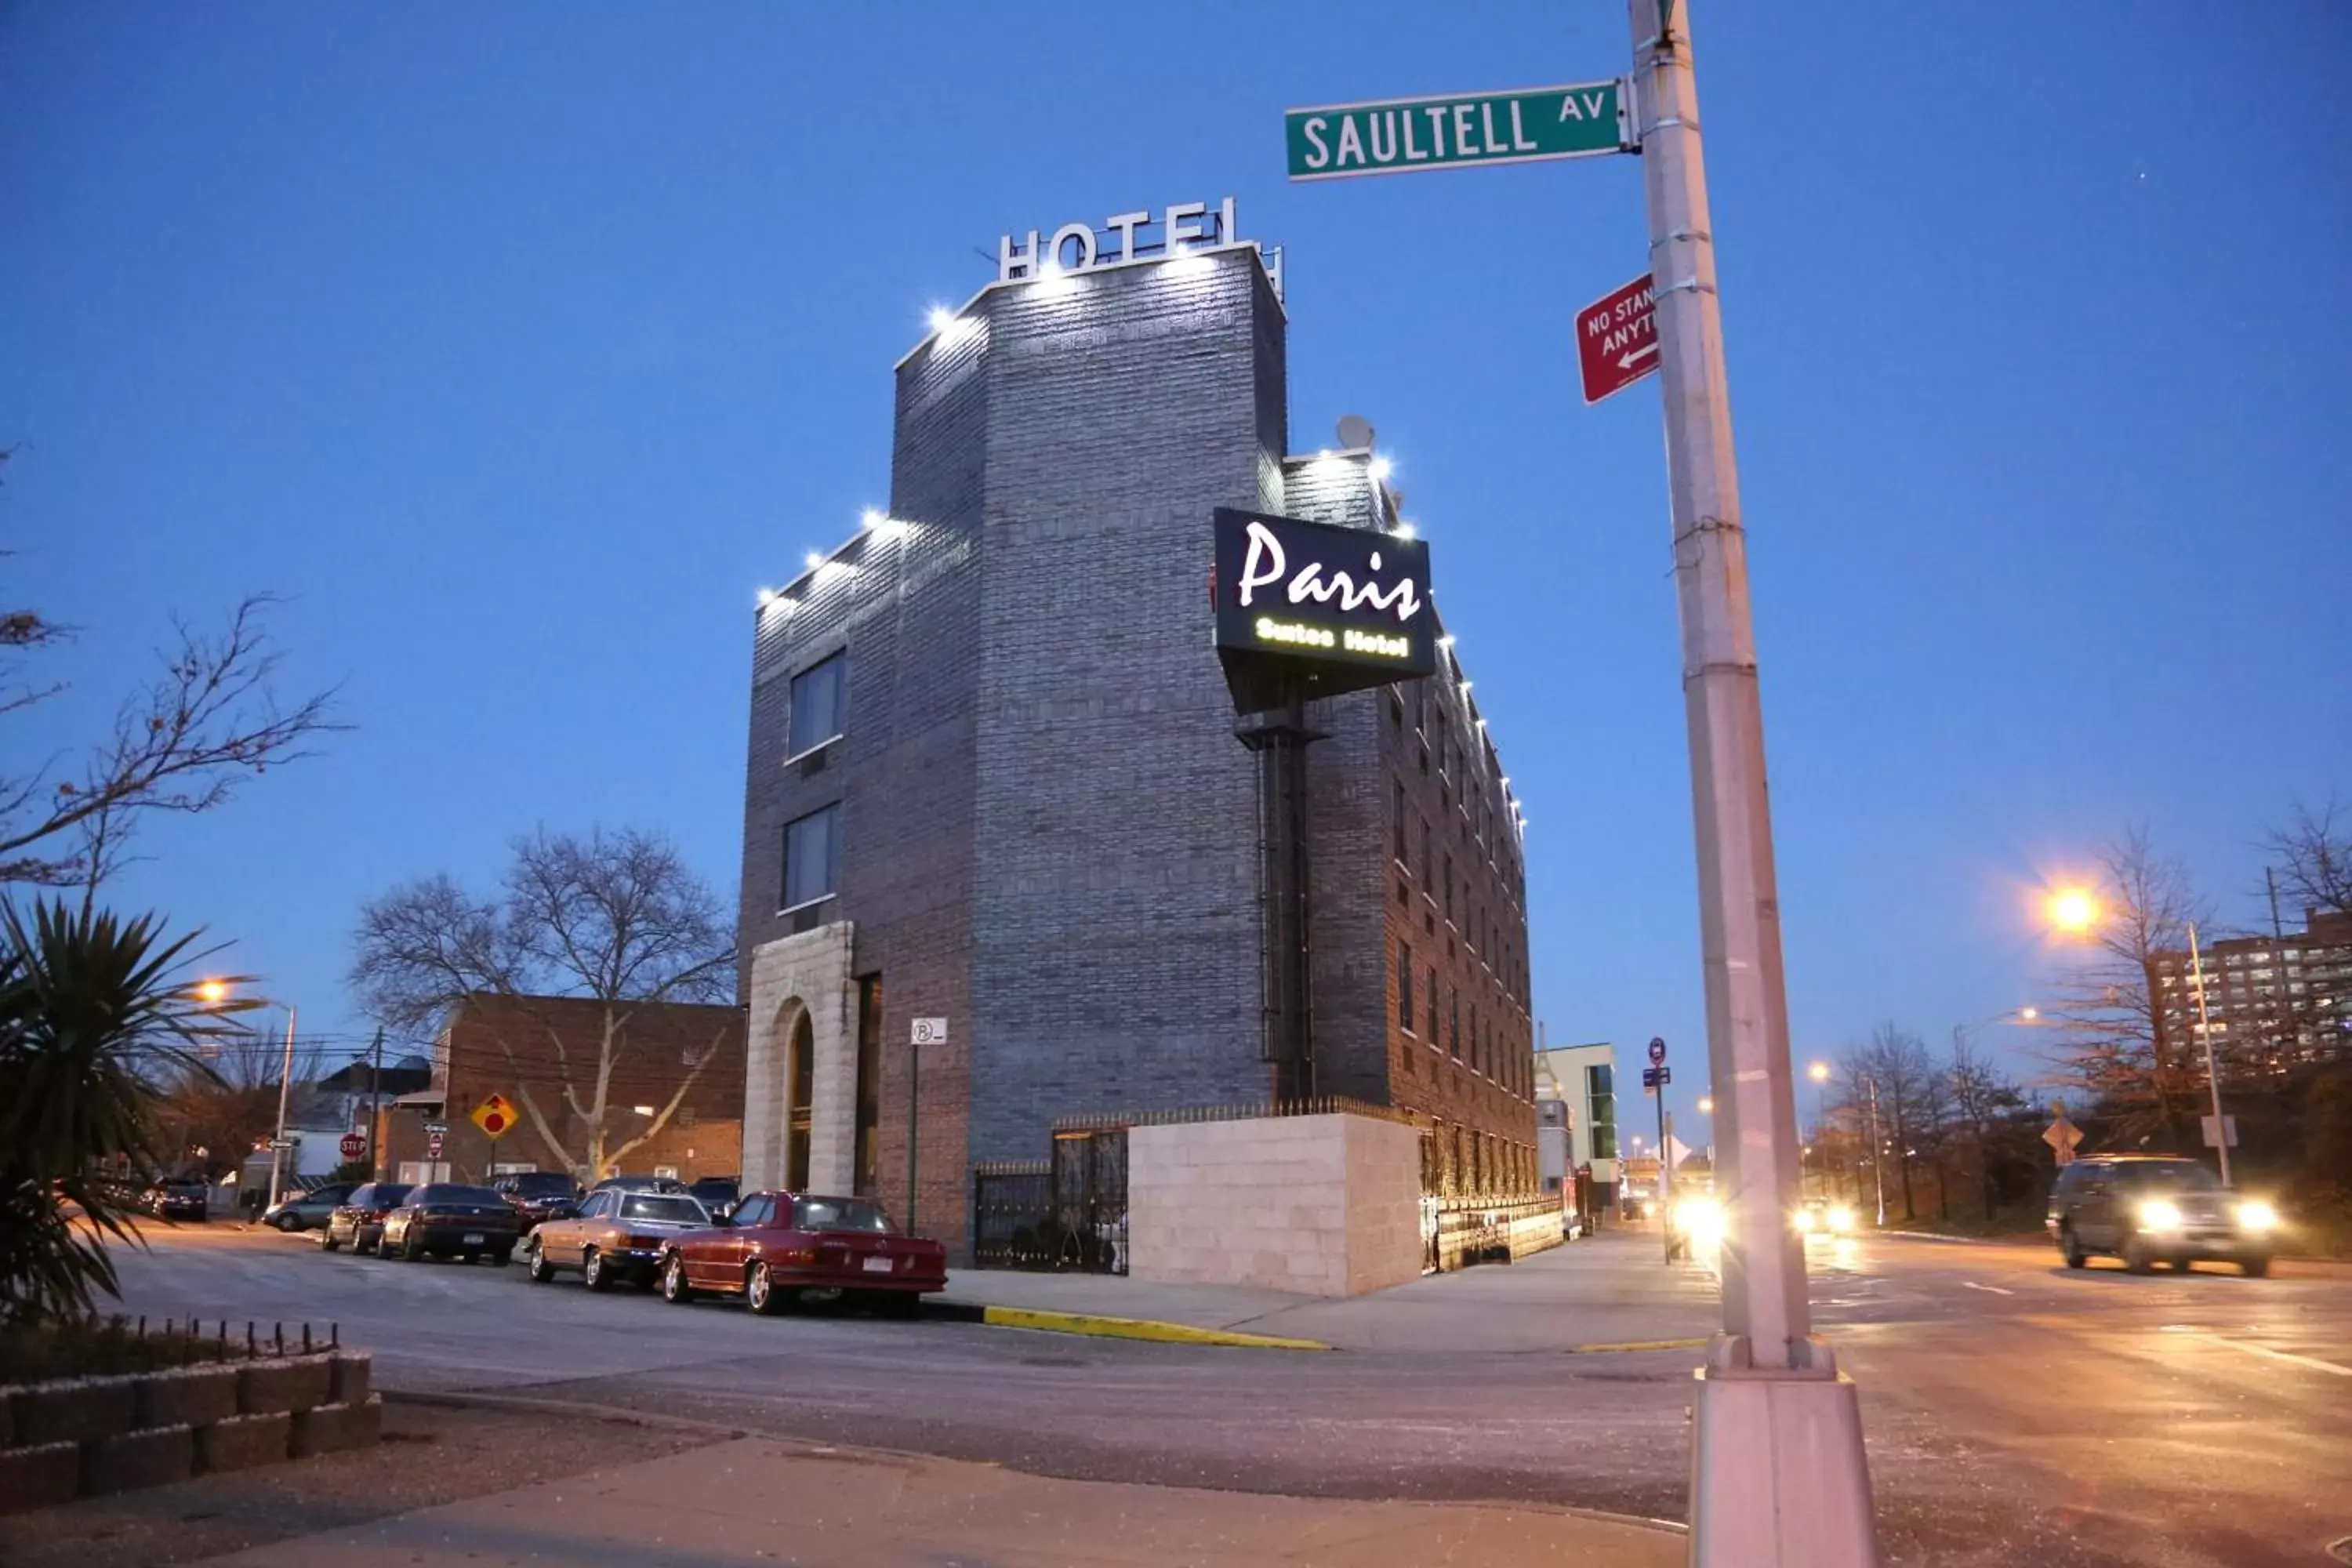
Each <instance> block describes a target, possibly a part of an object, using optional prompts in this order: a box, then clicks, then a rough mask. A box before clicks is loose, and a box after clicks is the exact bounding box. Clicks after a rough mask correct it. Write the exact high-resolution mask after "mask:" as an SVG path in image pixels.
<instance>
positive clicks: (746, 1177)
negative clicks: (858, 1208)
mask: <svg viewBox="0 0 2352 1568" xmlns="http://www.w3.org/2000/svg"><path fill="white" fill-rule="evenodd" d="M852 934H853V933H852V930H851V927H850V924H849V922H848V921H837V922H835V923H833V924H829V925H822V926H819V927H817V928H816V929H815V930H814V931H803V932H800V933H799V934H797V935H794V936H789V937H785V938H783V939H782V940H780V941H777V942H767V943H764V944H762V945H761V947H759V948H758V949H756V950H755V951H754V952H752V954H751V998H750V1001H751V1008H750V1011H751V1018H752V1020H753V1023H752V1030H751V1041H750V1042H749V1049H748V1050H747V1051H746V1053H745V1069H746V1071H745V1082H744V1096H743V1099H744V1108H743V1109H744V1125H743V1178H742V1179H743V1184H744V1187H745V1190H747V1191H750V1190H753V1189H757V1188H761V1187H790V1188H794V1189H799V1190H803V1191H810V1192H825V1193H846V1192H849V1191H851V1190H852V1189H853V1185H854V1183H855V1181H856V1167H855V1152H856V1114H857V1107H856V1088H857V1083H856V1047H857V1036H856V1016H857V991H856V982H855V981H854V980H853V979H852V978H851V976H850V973H849V966H850V952H851V939H852Z"/></svg>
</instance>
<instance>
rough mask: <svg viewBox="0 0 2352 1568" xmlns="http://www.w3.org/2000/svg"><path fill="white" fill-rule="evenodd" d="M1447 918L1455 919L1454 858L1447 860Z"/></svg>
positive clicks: (1449, 856)
mask: <svg viewBox="0 0 2352 1568" xmlns="http://www.w3.org/2000/svg"><path fill="white" fill-rule="evenodd" d="M1445 918H1446V919H1447V920H1452V919H1453V918H1454V857H1453V856H1451V855H1448V856H1447V857H1446V858H1445Z"/></svg>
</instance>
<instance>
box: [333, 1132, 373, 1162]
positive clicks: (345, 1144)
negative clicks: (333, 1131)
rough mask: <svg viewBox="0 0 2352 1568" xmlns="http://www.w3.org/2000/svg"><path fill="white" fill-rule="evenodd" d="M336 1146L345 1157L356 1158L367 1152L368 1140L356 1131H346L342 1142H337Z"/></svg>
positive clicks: (347, 1158)
mask: <svg viewBox="0 0 2352 1568" xmlns="http://www.w3.org/2000/svg"><path fill="white" fill-rule="evenodd" d="M335 1148H336V1149H337V1150H338V1151H339V1152H341V1154H342V1156H343V1158H344V1159H346V1160H356V1159H358V1158H359V1157H360V1156H361V1155H362V1154H364V1153H366V1152H367V1140H366V1139H365V1138H362V1136H360V1135H359V1134H358V1133H356V1132H346V1133H344V1134H343V1138H342V1142H340V1143H338V1144H336V1145H335Z"/></svg>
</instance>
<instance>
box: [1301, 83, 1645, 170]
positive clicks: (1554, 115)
mask: <svg viewBox="0 0 2352 1568" xmlns="http://www.w3.org/2000/svg"><path fill="white" fill-rule="evenodd" d="M1626 108H1627V101H1626V94H1625V91H1624V84H1623V83H1622V81H1588V82H1578V83H1575V84H1573V85H1571V86H1568V87H1530V88H1522V89H1518V90H1517V91H1514V92H1473V93H1464V94H1461V95H1459V96H1456V97H1453V98H1399V99H1391V100H1385V101H1381V102H1376V103H1334V104H1327V105H1325V106H1324V107H1322V108H1320V109H1294V110H1289V111H1288V112H1286V114H1285V115H1284V116H1283V130H1284V137H1285V141H1286V143H1287V144H1288V147H1289V153H1290V177H1291V178H1292V179H1294V180H1342V179H1348V178H1349V177H1351V176H1353V175H1357V174H1411V173H1413V172H1414V171H1416V170H1421V169H1459V168H1462V167H1464V166H1465V165H1468V164H1474V163H1539V162H1541V161H1543V160H1545V159H1549V158H1589V157H1592V156H1594V155H1595V154H1598V153H1622V152H1624V151H1626V150H1628V149H1629V148H1630V147H1631V146H1632V145H1633V140H1632V127H1631V126H1629V125H1628V124H1627V123H1626V122H1625V111H1626Z"/></svg>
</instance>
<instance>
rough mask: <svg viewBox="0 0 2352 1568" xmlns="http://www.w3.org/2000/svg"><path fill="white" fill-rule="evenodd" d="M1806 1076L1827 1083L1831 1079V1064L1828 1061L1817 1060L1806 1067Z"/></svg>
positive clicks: (1816, 1081)
mask: <svg viewBox="0 0 2352 1568" xmlns="http://www.w3.org/2000/svg"><path fill="white" fill-rule="evenodd" d="M1805 1076H1806V1077H1807V1078H1809V1079H1812V1080H1813V1081H1814V1082H1815V1083H1827V1082H1829V1080H1830V1064H1829V1063H1827V1062H1815V1063H1814V1064H1813V1065H1812V1066H1811V1067H1809V1068H1806V1069H1805Z"/></svg>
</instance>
